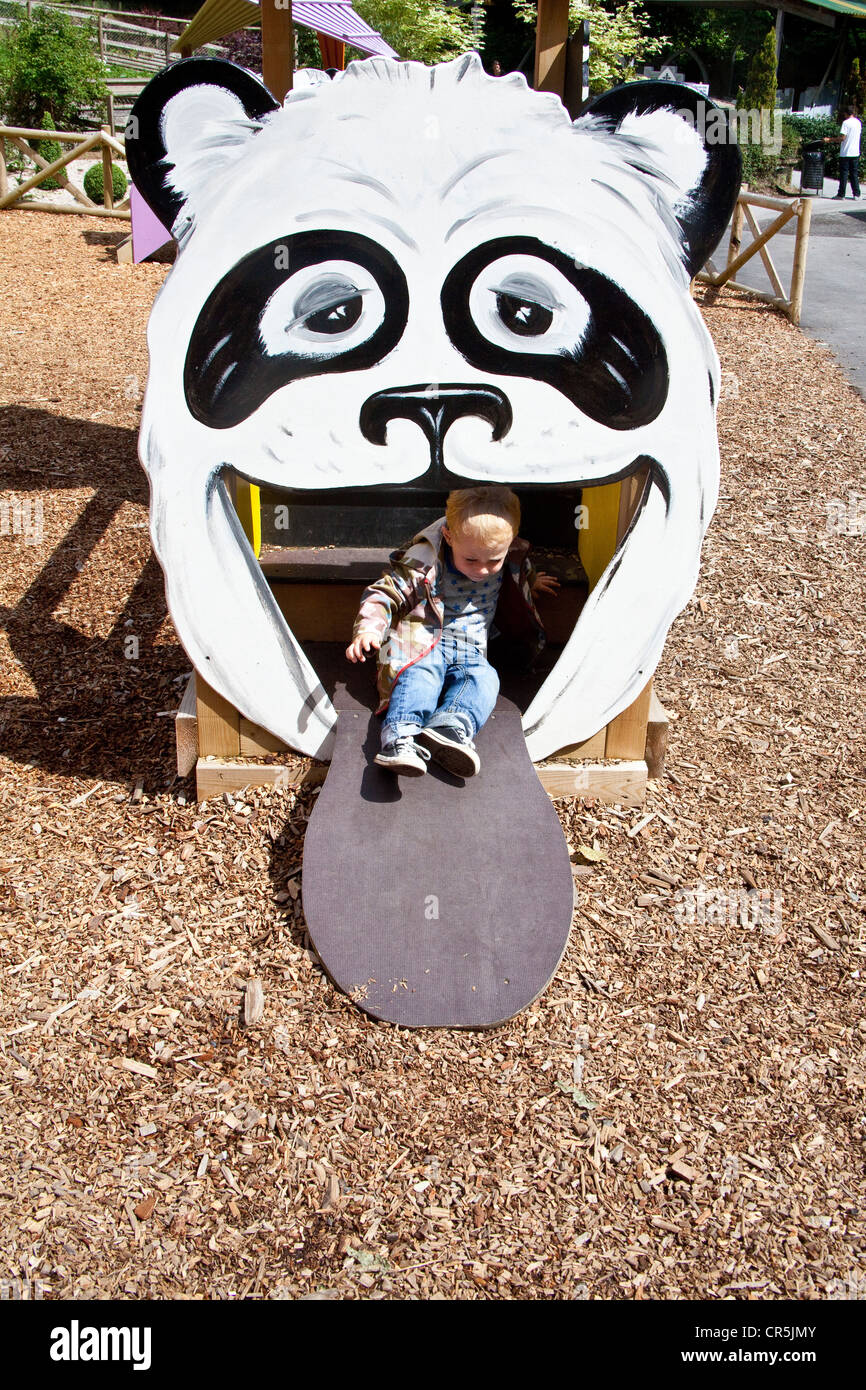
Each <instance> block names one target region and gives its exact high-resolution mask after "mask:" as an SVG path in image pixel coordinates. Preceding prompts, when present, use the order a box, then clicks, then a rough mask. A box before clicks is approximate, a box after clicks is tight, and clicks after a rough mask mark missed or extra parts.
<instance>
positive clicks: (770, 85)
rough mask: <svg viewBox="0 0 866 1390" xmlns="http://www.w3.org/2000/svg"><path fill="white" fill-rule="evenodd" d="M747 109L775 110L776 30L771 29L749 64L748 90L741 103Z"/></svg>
mask: <svg viewBox="0 0 866 1390" xmlns="http://www.w3.org/2000/svg"><path fill="white" fill-rule="evenodd" d="M739 105H740V106H741V107H743V108H744V109H745V110H746V111H773V110H775V106H776V31H775V29H769V30H768V31H767V33H766V34H765V35H764V40H763V42H762V44H761V46H760V48H758V49H757V50H756V52H755V56H754V57H753V58H752V61H751V63H750V64H749V75H748V77H747V78H746V90H745V91H744V93H743V98H742V101H741V102H740V103H739Z"/></svg>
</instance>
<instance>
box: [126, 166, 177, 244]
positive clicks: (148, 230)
mask: <svg viewBox="0 0 866 1390" xmlns="http://www.w3.org/2000/svg"><path fill="white" fill-rule="evenodd" d="M129 209H130V212H131V213H132V257H133V260H134V261H135V262H136V264H137V263H138V262H139V261H145V260H147V257H148V256H150V255H152V254H153V252H154V251H158V250H159V248H160V246H165V243H166V242H167V241H171V232H167V231H166V229H165V227H164V226H163V225H162V223H161V222H160V220H159V218H158V217H156V216H155V214H154V213H152V212H151V210H150V208H149V207H148V206H147V203H146V202H145V201H144V199H143V197H142V196H141V194H140V193H139V191H138V189H137V188H136V186H135V184H134V183H131V184H130V185H129Z"/></svg>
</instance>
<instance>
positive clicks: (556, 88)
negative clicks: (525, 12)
mask: <svg viewBox="0 0 866 1390" xmlns="http://www.w3.org/2000/svg"><path fill="white" fill-rule="evenodd" d="M567 43H568V0H538V23H537V25H536V30H535V78H534V82H533V85H534V86H535V89H536V91H539V92H555V93H556V95H557V96H559V97H561V96H562V95H563V94H564V92H565V53H566V45H567Z"/></svg>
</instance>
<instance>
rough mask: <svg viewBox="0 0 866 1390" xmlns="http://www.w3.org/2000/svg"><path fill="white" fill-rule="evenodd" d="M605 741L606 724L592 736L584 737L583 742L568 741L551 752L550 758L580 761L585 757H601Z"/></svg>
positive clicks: (560, 760)
mask: <svg viewBox="0 0 866 1390" xmlns="http://www.w3.org/2000/svg"><path fill="white" fill-rule="evenodd" d="M606 742H607V726H605V727H604V728H603V729H599V731H598V733H597V734H593V736H592V738H585V739H584V740H583V743H570V744H568V746H567V747H565V748H558V749H557V750H556V752H555V753H552V754H551V758H552V759H554V760H555V761H556V762H582V761H585V760H586V759H587V758H603V757H604V748H605V743H606Z"/></svg>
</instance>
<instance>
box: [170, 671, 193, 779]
mask: <svg viewBox="0 0 866 1390" xmlns="http://www.w3.org/2000/svg"><path fill="white" fill-rule="evenodd" d="M174 741H175V747H176V749H177V775H178V777H188V776H189V774H190V773H191V772H192V770H193V768H194V767H195V765H196V760H197V758H198V719H197V716H196V693H195V671H193V673H192V675H191V676H190V678H189V680H188V681H187V683H186V689H185V690H184V692H183V699H182V700H181V702H180V704H179V705H178V710H177V714H176V715H175V716H174Z"/></svg>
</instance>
